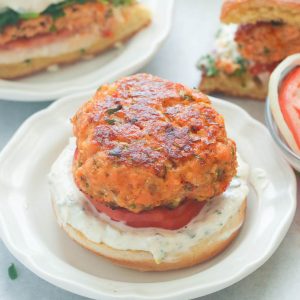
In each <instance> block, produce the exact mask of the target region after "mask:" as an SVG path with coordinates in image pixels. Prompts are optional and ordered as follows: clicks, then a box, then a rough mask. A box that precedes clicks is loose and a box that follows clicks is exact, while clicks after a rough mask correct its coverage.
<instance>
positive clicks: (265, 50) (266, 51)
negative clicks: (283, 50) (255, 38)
mask: <svg viewBox="0 0 300 300" xmlns="http://www.w3.org/2000/svg"><path fill="white" fill-rule="evenodd" d="M270 52H271V50H270V49H269V48H267V47H264V55H269V54H270Z"/></svg>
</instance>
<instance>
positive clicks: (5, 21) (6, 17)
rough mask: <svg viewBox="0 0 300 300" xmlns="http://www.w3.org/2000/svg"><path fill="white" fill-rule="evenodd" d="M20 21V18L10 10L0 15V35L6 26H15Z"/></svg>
mask: <svg viewBox="0 0 300 300" xmlns="http://www.w3.org/2000/svg"><path fill="white" fill-rule="evenodd" d="M19 21H20V16H19V14H18V13H16V12H15V11H14V10H12V9H7V10H5V11H3V12H1V13H0V33H1V32H2V31H3V29H4V28H5V27H6V26H8V25H15V24H17V23H18V22H19Z"/></svg>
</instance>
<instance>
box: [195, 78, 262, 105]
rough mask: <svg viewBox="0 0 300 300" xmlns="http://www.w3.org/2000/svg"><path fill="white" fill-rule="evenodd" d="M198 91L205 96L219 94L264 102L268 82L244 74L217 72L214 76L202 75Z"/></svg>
mask: <svg viewBox="0 0 300 300" xmlns="http://www.w3.org/2000/svg"><path fill="white" fill-rule="evenodd" d="M199 89H200V90H201V92H203V93H206V94H211V93H221V94H225V95H229V96H236V97H242V98H250V99H255V100H265V99H266V97H267V92H268V80H265V81H261V80H260V79H259V78H257V77H253V76H252V75H251V74H249V73H248V72H246V73H245V74H242V75H240V76H234V75H228V74H225V73H224V72H219V73H218V74H217V75H215V76H211V77H208V76H205V75H204V74H203V76H202V79H201V82H200V85H199Z"/></svg>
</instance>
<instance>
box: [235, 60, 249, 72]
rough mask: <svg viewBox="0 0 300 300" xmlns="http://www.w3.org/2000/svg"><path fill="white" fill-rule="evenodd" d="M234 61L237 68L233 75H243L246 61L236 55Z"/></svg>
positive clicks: (246, 64)
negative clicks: (237, 65)
mask: <svg viewBox="0 0 300 300" xmlns="http://www.w3.org/2000/svg"><path fill="white" fill-rule="evenodd" d="M235 63H237V64H239V68H238V69H237V70H235V71H234V73H233V75H235V76H241V75H243V74H244V73H245V72H246V71H247V66H248V61H247V60H246V59H244V58H242V57H238V58H236V59H235Z"/></svg>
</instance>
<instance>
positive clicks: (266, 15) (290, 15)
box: [221, 0, 300, 26]
mask: <svg viewBox="0 0 300 300" xmlns="http://www.w3.org/2000/svg"><path fill="white" fill-rule="evenodd" d="M221 21H222V22H224V23H227V24H229V23H236V24H248V23H256V22H258V21H266V22H269V21H283V22H284V23H286V24H290V25H296V26H300V2H299V1H298V0H264V1H261V0H225V1H224V3H223V6H222V11H221Z"/></svg>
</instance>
